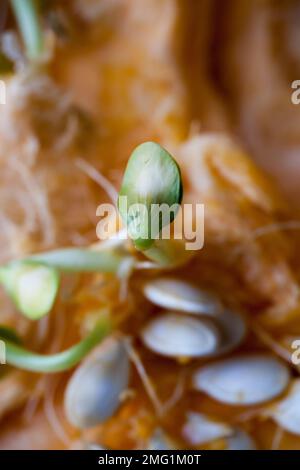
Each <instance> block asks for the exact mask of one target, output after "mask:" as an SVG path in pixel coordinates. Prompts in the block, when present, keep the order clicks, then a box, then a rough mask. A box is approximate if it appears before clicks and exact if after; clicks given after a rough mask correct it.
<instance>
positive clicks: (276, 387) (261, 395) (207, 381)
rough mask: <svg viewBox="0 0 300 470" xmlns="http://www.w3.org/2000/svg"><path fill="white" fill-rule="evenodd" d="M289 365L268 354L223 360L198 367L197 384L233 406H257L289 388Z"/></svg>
mask: <svg viewBox="0 0 300 470" xmlns="http://www.w3.org/2000/svg"><path fill="white" fill-rule="evenodd" d="M289 379H290V372H289V369H288V367H286V365H285V364H284V363H283V362H281V361H280V360H279V359H277V358H275V357H273V356H270V355H267V354H253V355H245V356H239V357H234V358H230V359H224V360H221V361H218V362H215V363H213V364H209V365H207V366H204V367H202V368H201V369H199V370H198V371H197V372H196V373H195V375H194V378H193V384H194V387H195V388H196V389H197V390H201V391H203V392H206V393H207V394H208V395H209V396H211V397H212V398H214V399H216V400H218V401H220V402H222V403H228V404H230V405H254V404H257V403H262V402H265V401H268V400H271V399H273V398H275V397H276V396H278V395H280V393H282V392H283V391H284V389H285V388H286V387H287V385H288V383H289Z"/></svg>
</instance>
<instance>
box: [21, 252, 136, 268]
mask: <svg viewBox="0 0 300 470" xmlns="http://www.w3.org/2000/svg"><path fill="white" fill-rule="evenodd" d="M125 259H127V258H125V257H124V256H121V255H119V254H117V253H113V252H112V251H93V250H89V249H86V248H65V249H61V250H54V251H48V252H46V253H40V254H37V255H32V256H30V258H27V260H28V261H35V262H37V263H42V264H47V265H49V266H52V267H53V268H56V269H58V270H60V271H65V272H99V271H101V272H103V273H116V272H117V271H118V270H119V268H120V266H121V264H122V263H123V262H124V260H125Z"/></svg>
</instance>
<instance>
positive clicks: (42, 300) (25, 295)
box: [0, 261, 59, 320]
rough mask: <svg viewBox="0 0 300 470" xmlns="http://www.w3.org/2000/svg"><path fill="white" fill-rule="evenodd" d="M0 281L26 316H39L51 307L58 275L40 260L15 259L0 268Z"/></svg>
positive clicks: (34, 317)
mask: <svg viewBox="0 0 300 470" xmlns="http://www.w3.org/2000/svg"><path fill="white" fill-rule="evenodd" d="M0 282H1V283H2V285H3V286H4V288H5V289H6V291H7V293H8V294H9V295H10V297H11V299H12V300H13V301H14V303H15V305H16V307H17V308H18V309H19V310H20V311H21V312H22V313H23V314H24V315H25V316H26V317H28V318H29V319H31V320H39V319H40V318H42V317H43V316H44V315H46V314H47V313H49V312H50V310H51V309H52V307H53V304H54V302H55V298H56V294H57V291H58V287H59V275H58V272H57V271H56V270H55V269H53V268H51V267H49V266H46V265H43V264H38V263H34V262H32V261H31V262H29V261H16V262H12V263H9V264H8V265H6V266H4V267H2V268H1V270H0Z"/></svg>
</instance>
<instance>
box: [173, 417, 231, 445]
mask: <svg viewBox="0 0 300 470" xmlns="http://www.w3.org/2000/svg"><path fill="white" fill-rule="evenodd" d="M233 433H234V430H233V429H232V428H231V427H230V426H228V425H227V424H224V423H220V422H218V421H215V420H212V419H211V418H209V417H208V416H206V415H205V414H203V413H195V412H190V413H188V414H187V419H186V423H185V424H184V426H183V429H182V436H183V438H184V439H185V440H186V441H187V442H188V443H189V444H191V445H192V446H199V445H202V444H205V443H208V442H212V441H215V440H217V439H223V438H225V437H228V436H231V435H232V434H233Z"/></svg>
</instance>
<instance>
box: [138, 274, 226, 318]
mask: <svg viewBox="0 0 300 470" xmlns="http://www.w3.org/2000/svg"><path fill="white" fill-rule="evenodd" d="M143 292H144V295H145V297H146V298H147V299H148V300H150V302H152V303H153V304H155V305H158V306H159V307H162V308H166V309H169V310H180V311H182V312H186V313H196V314H197V313H202V314H206V315H215V314H217V313H219V312H220V311H221V310H222V306H221V303H220V301H219V300H218V299H216V297H215V296H213V295H212V294H210V293H208V292H205V291H203V290H201V289H199V288H198V287H196V286H193V285H191V284H189V283H187V282H185V281H182V280H179V279H176V278H172V277H161V278H156V279H152V280H151V281H148V282H147V283H146V284H144V287H143Z"/></svg>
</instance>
